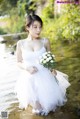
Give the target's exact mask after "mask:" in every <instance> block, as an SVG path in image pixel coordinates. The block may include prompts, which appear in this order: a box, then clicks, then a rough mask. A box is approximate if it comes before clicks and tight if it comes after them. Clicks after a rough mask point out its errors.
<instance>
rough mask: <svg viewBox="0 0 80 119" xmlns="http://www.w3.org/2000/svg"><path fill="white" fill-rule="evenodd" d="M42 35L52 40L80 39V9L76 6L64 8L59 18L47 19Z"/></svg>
mask: <svg viewBox="0 0 80 119" xmlns="http://www.w3.org/2000/svg"><path fill="white" fill-rule="evenodd" d="M43 21H44V22H45V24H44V25H45V27H44V30H43V34H44V35H45V36H47V37H48V38H50V39H51V41H53V40H79V38H80V8H79V6H76V5H68V6H66V10H65V12H63V14H61V15H60V17H59V18H55V19H50V18H48V19H47V20H46V21H45V20H44V19H43Z"/></svg>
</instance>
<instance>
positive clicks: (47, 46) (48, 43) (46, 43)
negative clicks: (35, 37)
mask: <svg viewBox="0 0 80 119" xmlns="http://www.w3.org/2000/svg"><path fill="white" fill-rule="evenodd" d="M44 45H45V47H46V51H50V50H51V45H50V41H49V40H48V39H45V43H44Z"/></svg>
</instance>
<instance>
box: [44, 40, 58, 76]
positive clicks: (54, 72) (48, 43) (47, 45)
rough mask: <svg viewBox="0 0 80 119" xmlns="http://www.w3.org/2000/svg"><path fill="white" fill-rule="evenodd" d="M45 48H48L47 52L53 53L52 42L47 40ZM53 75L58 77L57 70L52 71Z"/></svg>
mask: <svg viewBox="0 0 80 119" xmlns="http://www.w3.org/2000/svg"><path fill="white" fill-rule="evenodd" d="M45 47H46V50H47V51H51V44H50V41H49V40H48V39H46V42H45ZM52 73H53V74H54V75H57V72H56V70H55V69H53V70H52Z"/></svg>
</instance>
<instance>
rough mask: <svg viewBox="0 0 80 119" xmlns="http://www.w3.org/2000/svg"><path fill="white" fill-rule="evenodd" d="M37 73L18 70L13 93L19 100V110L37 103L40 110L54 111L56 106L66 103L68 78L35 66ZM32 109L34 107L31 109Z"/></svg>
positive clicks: (60, 73) (40, 66)
mask: <svg viewBox="0 0 80 119" xmlns="http://www.w3.org/2000/svg"><path fill="white" fill-rule="evenodd" d="M35 66H36V67H37V68H38V72H36V73H34V74H30V73H29V72H27V71H25V70H20V73H19V75H18V76H17V82H16V86H15V92H16V94H17V98H18V100H19V107H20V108H27V106H28V105H34V104H35V103H36V101H38V102H39V103H40V104H41V106H42V108H43V109H44V110H46V111H47V112H49V111H55V109H56V108H57V107H58V106H62V105H64V104H65V102H66V101H67V98H66V89H67V88H68V87H69V86H70V83H69V82H68V76H67V75H66V74H64V73H62V72H59V71H57V76H56V77H55V76H54V74H52V73H51V71H50V70H48V69H47V68H45V67H43V66H42V65H40V64H36V65H35ZM33 108H34V107H33Z"/></svg>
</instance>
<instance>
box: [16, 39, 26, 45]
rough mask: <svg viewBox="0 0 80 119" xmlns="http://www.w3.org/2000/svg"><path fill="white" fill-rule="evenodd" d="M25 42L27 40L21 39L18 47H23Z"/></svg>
mask: <svg viewBox="0 0 80 119" xmlns="http://www.w3.org/2000/svg"><path fill="white" fill-rule="evenodd" d="M24 42H25V39H21V40H19V41H18V42H17V45H19V46H20V45H22V44H23V43H24Z"/></svg>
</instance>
